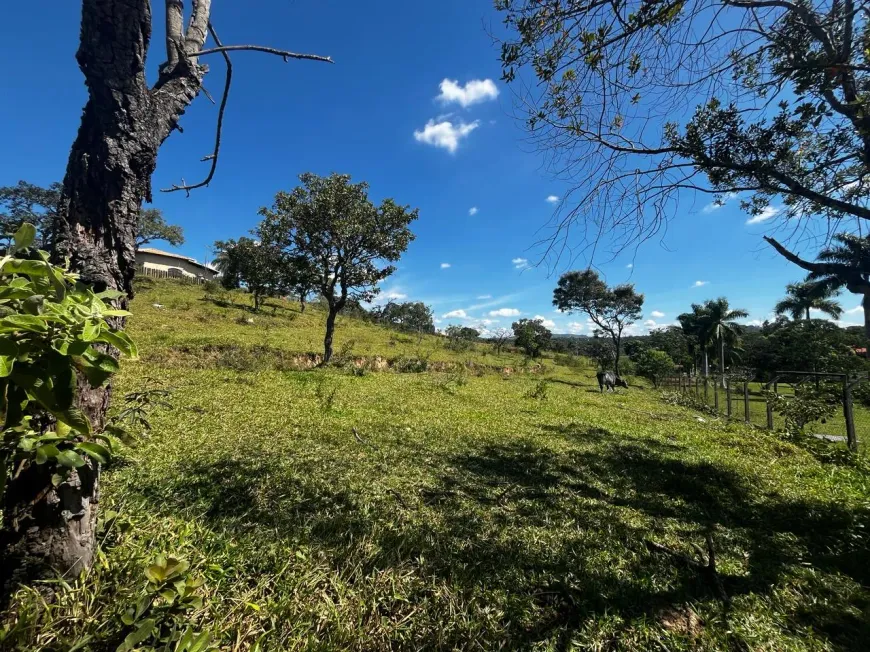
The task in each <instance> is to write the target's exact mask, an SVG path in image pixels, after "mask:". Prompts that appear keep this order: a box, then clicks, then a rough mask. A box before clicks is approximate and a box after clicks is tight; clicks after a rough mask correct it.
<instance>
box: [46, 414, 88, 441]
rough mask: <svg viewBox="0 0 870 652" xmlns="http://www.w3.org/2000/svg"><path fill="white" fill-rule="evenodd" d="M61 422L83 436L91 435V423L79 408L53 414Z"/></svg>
mask: <svg viewBox="0 0 870 652" xmlns="http://www.w3.org/2000/svg"><path fill="white" fill-rule="evenodd" d="M52 414H54V416H55V417H57V419H58V420H59V421H62V422H63V423H65V424H66V425H68V426H69V427H71V428H72V429H73V430H76V431H77V432H80V433H81V434H83V435H90V434H91V432H92V431H91V422H90V420H89V419H88V418H87V417H86V416H85V413H84V412H82V411H81V410H79V409H78V408H69V409H68V410H58V411H54V412H52Z"/></svg>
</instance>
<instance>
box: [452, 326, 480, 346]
mask: <svg viewBox="0 0 870 652" xmlns="http://www.w3.org/2000/svg"><path fill="white" fill-rule="evenodd" d="M444 334H445V335H446V336H447V348H448V349H453V350H454V351H465V350H466V349H469V348H471V344H472V342H474V340H476V339H477V338H478V337H480V331H478V330H477V329H475V328H471V327H470V326H457V325H455V324H454V325H452V326H448V327H447V329H446V330H445V331H444Z"/></svg>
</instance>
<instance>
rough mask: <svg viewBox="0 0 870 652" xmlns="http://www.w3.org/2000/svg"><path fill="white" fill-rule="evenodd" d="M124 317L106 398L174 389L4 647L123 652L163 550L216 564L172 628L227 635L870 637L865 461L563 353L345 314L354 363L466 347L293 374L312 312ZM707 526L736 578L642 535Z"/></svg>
mask: <svg viewBox="0 0 870 652" xmlns="http://www.w3.org/2000/svg"><path fill="white" fill-rule="evenodd" d="M237 301H238V299H237ZM155 303H158V304H161V305H162V306H163V307H161V308H156V307H154V305H153V304H155ZM133 310H134V314H135V317H134V318H133V320H132V322H131V331H132V334H133V335H134V337H135V338H136V339H137V341H138V342H139V343H140V347H141V348H142V350H143V357H142V360H141V361H140V362H138V363H129V364H127V365H125V367H124V370H123V372H122V374H121V375H120V377H119V379H118V382H117V389H116V394H115V396H116V409H117V405H118V404H119V403H120V401H121V397H123V396H124V395H125V394H128V393H130V392H133V391H137V390H142V389H143V388H145V387H149V386H151V387H154V386H161V387H165V388H171V390H172V395H171V399H170V400H171V407H163V408H157V409H156V410H154V412H153V413H152V415H151V416H150V421H151V425H152V430H151V432H150V433H143V435H142V437H141V439H139V440H138V441H137V442H136V443H134V444H133V445H132V446H131V447H130V448H129V449H126V450H125V451H124V453H123V456H122V458H121V459H119V460H116V461H115V462H114V463H113V464H112V465H110V467H109V468H108V469H107V470H106V472H105V474H104V485H103V496H102V509H103V513H104V515H105V516H106V521H105V525H104V534H103V537H104V539H103V544H102V549H101V552H100V555H99V559H98V563H97V564H96V565H95V567H94V568H93V570H92V571H91V572H90V573H89V574H88V575H87V576H86V577H83V578H80V579H73V578H69V579H68V583H65V584H62V585H58V595H57V597H56V600H55V603H54V605H53V606H52V607H51V608H50V609H48V610H46V609H40V608H39V603H40V598H39V597H38V594H36V593H35V592H33V591H29V590H23V591H21V592H20V593H19V595H18V596H17V603H16V604H15V605H14V606H13V608H12V609H11V610H10V611H9V612H8V614H7V617H6V619H5V621H4V622H5V625H4V627H5V629H6V631H7V632H8V633H7V634H6V639H5V641H2V642H0V647H4V645H5V646H6V647H5V648H4V649H7V648H8V649H21V650H39V649H51V650H68V649H70V648H71V647H73V646H74V645H76V644H78V643H80V644H81V645H82V647H80V648H79V649H85V650H88V649H91V650H104V649H114V646H116V645H117V644H118V643H119V642H120V641H121V640H122V639H123V637H124V636H126V635H127V633H129V632H130V631H131V628H130V627H126V626H125V625H124V624H123V623H122V621H121V616H122V614H123V613H124V611H125V610H126V609H127V608H128V606H129V605H131V604H135V603H136V601H137V600H138V599H139V598H140V596H141V595H142V592H143V589H144V586H145V576H144V574H143V573H144V569H145V567H146V565H147V564H148V562H149V561H150V560H153V559H154V558H155V557H156V556H157V555H160V554H164V555H175V556H177V557H181V558H183V559H185V560H186V561H187V562H189V563H190V569H189V570H188V571H187V573H188V575H189V576H190V577H192V578H196V579H198V580H201V581H202V582H203V584H202V586H201V587H199V588H197V589H196V590H195V591H196V593H197V594H198V595H200V596H201V597H202V604H201V605H199V604H198V603H195V604H192V605H191V607H190V608H189V609H188V610H186V611H182V612H181V614H180V615H178V616H174V617H173V618H174V620H170V622H174V623H178V624H179V626H181V624H183V623H192V624H193V625H195V626H196V627H197V629H205V628H208V629H211V630H212V631H213V632H214V644H215V645H216V646H217V647H218V648H219V649H222V650H297V649H315V650H346V649H354V650H387V649H410V650H418V649H420V650H422V649H468V650H494V649H533V650H563V649H572V647H573V648H576V649H596V650H616V649H625V650H689V649H692V650H697V649H706V650H713V649H717V650H718V649H727V650H731V649H736V650H748V649H751V650H859V649H866V647H865V645H866V641H867V640H870V625H868V622H870V588H868V587H870V553H868V540H867V530H868V527H870V498H868V490H870V483H868V477H867V475H866V474H864V473H863V472H862V471H860V470H858V469H855V468H851V467H846V466H838V465H833V464H822V463H821V462H819V461H818V460H817V459H815V458H814V457H812V456H811V455H810V454H809V453H807V452H805V451H804V450H802V449H800V448H797V447H795V446H793V445H791V444H788V443H784V442H783V441H781V440H779V439H777V438H776V437H775V436H773V435H771V434H767V433H765V432H763V431H759V430H754V429H749V428H747V427H745V426H741V425H738V424H728V423H725V422H723V421H721V420H715V419H712V418H709V417H704V418H702V417H699V416H698V415H697V414H696V413H694V412H690V411H687V410H684V409H682V408H679V407H675V406H670V405H667V404H665V403H664V402H662V401H661V400H660V399H659V397H658V395H657V393H655V392H653V391H652V390H651V389H638V388H632V389H630V390H621V391H620V392H618V393H615V394H605V395H601V394H599V393H598V389H597V387H595V386H593V382H594V380H593V378H592V376H591V371H590V370H584V369H580V370H578V369H573V368H568V367H564V366H558V365H555V364H554V362H553V361H552V360H548V361H546V364H545V365H544V368H543V371H542V372H541V373H525V372H523V373H521V372H520V371H521V370H522V369H523V361H522V359H521V358H520V357H519V356H516V355H505V356H501V357H499V358H496V357H495V356H493V355H492V354H491V353H486V352H485V351H484V347H482V346H480V347H477V348H476V349H475V350H474V351H472V352H465V353H455V352H452V351H449V350H447V349H445V348H444V345H443V340H442V339H440V338H434V337H432V338H428V337H427V338H423V340H422V341H420V342H418V341H417V339H416V338H412V337H407V336H403V335H399V334H396V333H393V332H391V331H387V330H384V329H380V328H377V327H374V326H371V325H367V324H363V323H361V322H357V321H355V320H350V319H343V320H340V323H339V325H338V331H337V338H336V340H337V342H336V344H337V346H336V348H337V350H340V349H342V347H343V346H344V347H345V349H347V346H346V342H348V341H349V340H353V341H354V344H353V347H352V351H353V355H348V358H354V357H361V356H368V357H374V356H381V357H383V358H390V359H395V358H400V357H405V358H412V357H413V358H426V359H428V360H430V361H432V362H466V361H472V362H474V363H475V364H476V365H478V366H477V367H475V369H474V370H473V371H470V372H469V371H461V370H457V369H452V368H447V367H438V365H432V366H434V367H436V368H443V369H444V370H443V371H428V372H426V373H397V372H395V371H385V372H378V373H371V372H369V373H364V374H363V375H359V374H360V373H362V372H359V371H356V372H355V371H353V369H352V367H353V365H352V364H348V365H347V367H346V368H330V369H312V370H301V369H298V367H299V366H300V364H301V360H302V357H301V355H302V354H307V353H309V352H317V351H319V343H320V338H321V337H322V330H321V328H322V323H323V319H324V315H323V314H322V313H318V312H317V311H314V310H312V311H308V312H306V314H305V315H300V314H298V312H297V311H296V307H295V306H291V305H281V306H279V307H277V308H276V309H275V314H274V315H272V314H271V308H270V309H268V310H267V311H266V314H262V315H253V316H252V315H251V314H250V313H249V312H248V311H247V310H246V309H245V308H244V307H238V306H236V307H234V306H227V307H222V306H219V305H216V304H215V303H213V302H211V301H208V300H205V297H204V296H203V292H202V290H201V289H198V288H189V287H183V286H178V285H174V284H155V285H154V286H153V287H151V288H150V289H146V290H144V291H142V292H141V293H140V294H139V296H138V298H137V299H136V300H135V302H134V305H133ZM249 318H253V320H254V322H253V324H251V323H248V322H247V321H246V320H248V319H249ZM480 365H488V366H492V367H493V368H494V369H498V368H501V370H490V371H487V370H485V369H483V368H482V367H481V366H480ZM505 369H507V370H508V371H510V372H511V373H508V372H506V371H505ZM707 533H711V534H712V541H713V542H714V545H715V551H716V557H717V559H716V562H717V569H718V575H717V576H718V577H719V579H720V580H721V590H720V588H718V586H717V583H716V582H715V581H713V577H712V576H711V575H709V574H706V573H705V572H704V571H703V570H699V569H698V568H695V567H692V566H690V565H688V564H686V563H685V562H684V561H682V560H680V559H678V558H676V557H674V556H669V555H667V554H664V553H662V552H660V551H658V550H656V549H655V546H654V545H651V544H660V545H662V546H667V547H669V548H671V549H673V550H674V551H678V552H679V553H680V554H682V555H686V556H691V557H693V558H697V553H696V552H695V551H694V549H693V546H700V547H702V548H703V547H704V542H705V537H706V535H707ZM722 590H724V592H725V594H727V596H728V601H727V602H724V601H723V600H722V598H721V592H722ZM160 600H161V599H157V601H156V602H155V603H154V604H155V607H156V606H159V605H161V604H162V603H161V602H160ZM169 649H173V648H169Z"/></svg>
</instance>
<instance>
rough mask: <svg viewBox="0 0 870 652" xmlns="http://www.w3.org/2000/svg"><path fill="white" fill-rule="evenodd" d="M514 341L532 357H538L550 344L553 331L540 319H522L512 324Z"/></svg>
mask: <svg viewBox="0 0 870 652" xmlns="http://www.w3.org/2000/svg"><path fill="white" fill-rule="evenodd" d="M511 329H513V332H514V342H515V343H516V345H517V346H518V347H520V348H521V349H522V350H523V351H525V353H526V355H528V356H529V357H530V358H537V357H538V356H539V355H541V351H543V350H544V349H545V348H546V347H547V346H548V345H549V344H550V339H552V337H553V333H551V332H550V330H549V329H548V328H547V327H546V326H544V322H543V321H542V320H540V319H520V320H519V321H515V322H514V323H513V324H511Z"/></svg>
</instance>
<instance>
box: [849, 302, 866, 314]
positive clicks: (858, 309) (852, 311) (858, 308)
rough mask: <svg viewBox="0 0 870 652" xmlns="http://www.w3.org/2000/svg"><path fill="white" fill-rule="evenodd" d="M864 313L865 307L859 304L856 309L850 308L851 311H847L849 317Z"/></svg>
mask: <svg viewBox="0 0 870 652" xmlns="http://www.w3.org/2000/svg"><path fill="white" fill-rule="evenodd" d="M862 312H864V306H862V305H861V304H860V303H859V304H858V305H857V306H855V307H854V308H849V309H848V310H847V311H846V314H847V315H857V314H858V313H862Z"/></svg>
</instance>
